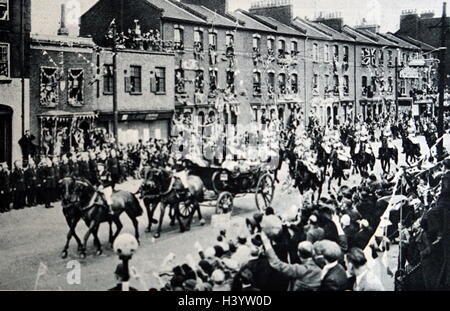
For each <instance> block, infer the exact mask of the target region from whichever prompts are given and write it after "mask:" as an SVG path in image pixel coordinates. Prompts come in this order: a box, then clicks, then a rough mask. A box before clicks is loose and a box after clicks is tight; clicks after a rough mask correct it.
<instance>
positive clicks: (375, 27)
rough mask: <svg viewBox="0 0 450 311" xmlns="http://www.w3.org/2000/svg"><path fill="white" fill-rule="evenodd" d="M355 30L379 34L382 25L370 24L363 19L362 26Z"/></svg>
mask: <svg viewBox="0 0 450 311" xmlns="http://www.w3.org/2000/svg"><path fill="white" fill-rule="evenodd" d="M355 29H362V30H366V31H370V32H372V33H379V32H380V25H376V24H368V23H367V21H366V19H365V18H363V19H362V22H361V25H358V26H355Z"/></svg>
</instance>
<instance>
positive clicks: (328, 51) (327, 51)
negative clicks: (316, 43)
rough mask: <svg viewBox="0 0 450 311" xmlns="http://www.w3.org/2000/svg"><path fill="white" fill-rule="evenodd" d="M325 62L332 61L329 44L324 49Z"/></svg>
mask: <svg viewBox="0 0 450 311" xmlns="http://www.w3.org/2000/svg"><path fill="white" fill-rule="evenodd" d="M323 61H324V62H329V61H330V49H329V47H328V44H325V47H324V48H323Z"/></svg>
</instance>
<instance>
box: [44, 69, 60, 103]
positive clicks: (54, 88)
mask: <svg viewBox="0 0 450 311" xmlns="http://www.w3.org/2000/svg"><path fill="white" fill-rule="evenodd" d="M58 81H59V74H58V70H57V68H51V67H41V87H40V92H41V94H40V104H41V106H43V107H56V105H58V101H59V93H58Z"/></svg>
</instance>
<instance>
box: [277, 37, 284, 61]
mask: <svg viewBox="0 0 450 311" xmlns="http://www.w3.org/2000/svg"><path fill="white" fill-rule="evenodd" d="M285 53H286V41H284V40H278V56H279V57H280V58H285V57H286V54H285Z"/></svg>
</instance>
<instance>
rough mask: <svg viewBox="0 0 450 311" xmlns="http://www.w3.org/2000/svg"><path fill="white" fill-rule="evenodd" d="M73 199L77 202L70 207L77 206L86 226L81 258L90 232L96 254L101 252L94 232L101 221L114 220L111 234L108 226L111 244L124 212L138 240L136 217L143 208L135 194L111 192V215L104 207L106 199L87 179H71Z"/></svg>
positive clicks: (119, 227) (84, 254) (84, 255)
mask: <svg viewBox="0 0 450 311" xmlns="http://www.w3.org/2000/svg"><path fill="white" fill-rule="evenodd" d="M73 183H74V185H73V191H72V195H73V199H72V200H71V201H72V202H77V203H76V204H73V205H72V208H78V210H79V211H80V213H81V218H82V219H83V220H84V222H85V223H86V225H87V226H88V231H87V232H86V234H85V236H84V239H83V246H82V248H81V251H80V255H81V257H82V258H85V257H86V244H87V241H88V239H89V236H90V235H91V234H93V235H94V238H95V239H96V244H97V253H96V254H97V255H100V254H101V253H102V250H101V244H100V241H98V238H96V233H97V231H98V228H99V226H100V224H101V223H104V222H108V223H111V222H114V224H115V225H116V228H117V229H116V232H115V233H114V234H112V229H111V228H110V240H109V242H110V243H111V245H112V244H113V243H114V240H115V239H116V238H117V236H118V235H119V234H120V231H121V230H122V227H123V225H122V222H121V221H120V215H121V214H122V213H123V212H125V213H126V214H127V215H128V217H129V218H130V219H131V221H132V223H133V226H134V230H135V237H136V240H137V241H138V242H139V223H138V220H137V218H138V217H139V216H141V215H142V213H143V209H142V207H141V205H140V203H139V201H138V199H137V198H136V196H135V195H134V194H132V193H130V192H128V191H122V190H121V191H116V192H114V193H113V194H112V196H111V200H112V210H113V215H110V214H109V211H108V209H107V208H106V201H105V199H104V197H103V195H99V194H98V192H97V190H96V188H95V187H94V186H93V185H92V184H91V183H89V182H88V181H87V180H82V179H74V180H73Z"/></svg>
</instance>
